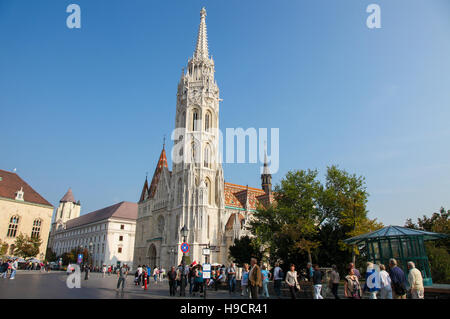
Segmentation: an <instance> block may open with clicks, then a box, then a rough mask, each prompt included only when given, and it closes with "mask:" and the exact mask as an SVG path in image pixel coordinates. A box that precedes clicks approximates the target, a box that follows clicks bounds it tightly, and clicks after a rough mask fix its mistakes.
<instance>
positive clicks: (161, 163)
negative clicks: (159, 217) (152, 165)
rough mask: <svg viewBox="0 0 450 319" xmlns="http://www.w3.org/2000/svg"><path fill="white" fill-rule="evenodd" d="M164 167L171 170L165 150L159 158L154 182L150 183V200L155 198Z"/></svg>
mask: <svg viewBox="0 0 450 319" xmlns="http://www.w3.org/2000/svg"><path fill="white" fill-rule="evenodd" d="M164 167H165V168H169V165H167V157H166V150H165V149H164V148H163V149H162V151H161V155H160V156H159V160H158V164H157V165H156V169H155V173H154V174H153V178H152V182H151V183H150V188H149V190H148V197H150V198H153V196H155V193H156V187H157V186H158V182H159V180H160V178H161V174H162V171H163V169H164Z"/></svg>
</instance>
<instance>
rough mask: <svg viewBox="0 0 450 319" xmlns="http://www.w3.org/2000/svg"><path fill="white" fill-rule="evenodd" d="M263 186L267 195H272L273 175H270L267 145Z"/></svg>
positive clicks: (262, 178) (262, 176) (265, 147)
mask: <svg viewBox="0 0 450 319" xmlns="http://www.w3.org/2000/svg"><path fill="white" fill-rule="evenodd" d="M261 186H262V189H263V190H264V192H265V193H266V194H270V193H272V174H270V169H269V163H268V161H267V146H266V145H264V168H263V173H262V174H261Z"/></svg>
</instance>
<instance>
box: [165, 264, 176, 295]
mask: <svg viewBox="0 0 450 319" xmlns="http://www.w3.org/2000/svg"><path fill="white" fill-rule="evenodd" d="M167 279H169V295H170V296H172V297H173V296H175V294H176V292H177V286H176V280H177V272H176V271H175V267H171V268H170V271H169V272H168V273H167Z"/></svg>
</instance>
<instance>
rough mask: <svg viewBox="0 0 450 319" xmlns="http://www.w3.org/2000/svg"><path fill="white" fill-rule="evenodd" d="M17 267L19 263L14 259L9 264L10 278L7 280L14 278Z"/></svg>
mask: <svg viewBox="0 0 450 319" xmlns="http://www.w3.org/2000/svg"><path fill="white" fill-rule="evenodd" d="M18 267H19V263H18V262H17V259H16V260H14V261H13V262H12V263H11V276H9V279H15V278H16V271H17V268H18Z"/></svg>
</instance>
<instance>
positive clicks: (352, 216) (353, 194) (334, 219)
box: [320, 166, 383, 262]
mask: <svg viewBox="0 0 450 319" xmlns="http://www.w3.org/2000/svg"><path fill="white" fill-rule="evenodd" d="M325 187H326V188H325V191H324V192H323V194H322V196H321V198H320V199H321V200H320V207H321V208H322V210H323V211H324V212H325V213H324V214H323V215H324V216H325V217H326V219H327V220H328V222H329V223H331V224H333V225H334V226H335V227H336V228H340V232H339V233H341V234H343V236H342V238H340V240H338V244H339V247H340V248H341V250H344V251H345V250H348V251H350V252H351V253H352V261H353V262H356V256H357V255H359V250H358V247H357V246H348V245H346V244H344V243H343V240H344V239H346V238H349V237H353V236H358V235H361V234H365V233H368V232H371V231H374V230H377V229H380V228H382V227H383V224H381V223H378V222H377V221H376V219H373V220H372V219H369V218H368V217H367V213H368V211H367V201H368V197H369V194H368V193H367V188H366V183H365V178H364V177H363V176H357V175H355V174H349V173H348V172H346V171H345V170H341V169H339V168H338V167H337V166H331V167H328V169H327V175H326V184H325Z"/></svg>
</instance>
